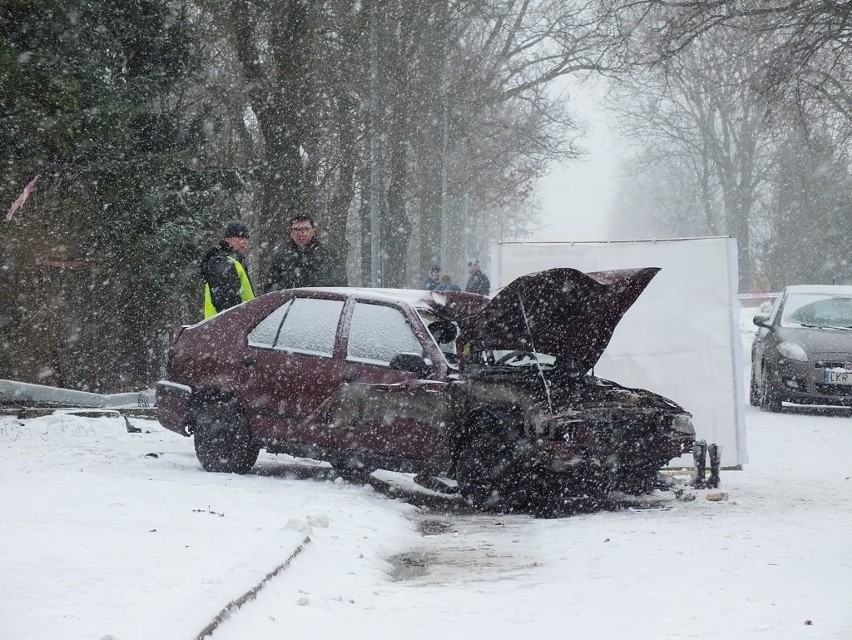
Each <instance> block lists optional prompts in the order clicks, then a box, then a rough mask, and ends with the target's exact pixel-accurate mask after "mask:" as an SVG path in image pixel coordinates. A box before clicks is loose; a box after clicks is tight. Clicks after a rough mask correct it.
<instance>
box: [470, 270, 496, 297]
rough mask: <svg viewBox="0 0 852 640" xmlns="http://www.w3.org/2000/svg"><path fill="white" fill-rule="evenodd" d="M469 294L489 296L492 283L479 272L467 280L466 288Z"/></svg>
mask: <svg viewBox="0 0 852 640" xmlns="http://www.w3.org/2000/svg"><path fill="white" fill-rule="evenodd" d="M464 290H465V291H467V292H468V293H479V294H481V295H483V296H487V295H488V292H489V291H491V281H490V280H489V279H488V276H486V275H485V274H484V273H482V272H481V271H477V272H476V273H474V274H473V275H472V276H470V278H468V280H467V286H466V287H465V288H464Z"/></svg>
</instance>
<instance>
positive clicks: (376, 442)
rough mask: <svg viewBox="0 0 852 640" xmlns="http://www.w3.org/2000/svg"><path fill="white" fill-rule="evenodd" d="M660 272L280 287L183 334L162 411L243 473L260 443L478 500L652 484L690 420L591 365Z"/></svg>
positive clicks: (222, 463)
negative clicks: (412, 478) (449, 486)
mask: <svg viewBox="0 0 852 640" xmlns="http://www.w3.org/2000/svg"><path fill="white" fill-rule="evenodd" d="M658 271H659V269H657V268H642V269H624V270H617V271H605V272H594V273H588V274H586V273H582V272H580V271H577V270H574V269H568V268H557V269H550V270H547V271H542V272H538V273H534V274H530V275H525V276H522V277H520V278H518V279H516V280H515V281H513V282H511V283H510V284H509V285H507V286H506V287H505V288H503V289H502V290H501V291H500V292H499V293H497V295H495V296H494V297H493V298H492V299H489V298H487V297H485V296H480V295H477V294H469V293H464V292H431V291H416V290H392V289H359V288H310V289H293V290H284V291H275V292H271V293H268V294H266V295H263V296H260V297H258V298H256V299H255V300H253V301H250V302H247V303H244V304H241V305H239V306H237V307H234V308H232V309H229V310H228V311H226V312H224V313H221V314H219V315H217V316H214V317H213V318H210V319H208V320H205V321H202V322H200V323H198V324H196V325H193V326H187V327H184V328H183V329H182V330H181V331H180V333H179V334H178V336H177V338H176V340H175V343H174V345H173V346H172V348H171V350H170V354H169V358H168V364H167V373H166V379H164V380H161V381H160V382H159V383H158V384H157V410H158V417H159V419H160V422H161V423H162V425H163V426H164V427H166V428H168V429H171V430H172V431H175V432H177V433H180V434H182V435H184V436H194V443H195V450H196V453H197V455H198V459H199V461H200V462H201V465H202V466H203V467H204V469H206V470H208V471H220V472H234V473H246V472H248V471H249V470H250V469H251V467H252V466H253V465H254V463H255V462H256V460H257V457H258V454H259V451H260V449H262V448H263V449H266V450H267V451H268V452H270V453H288V454H291V455H295V456H300V457H307V458H314V459H318V460H324V461H327V462H329V463H330V464H331V465H332V466H333V467H334V468H335V469H337V470H339V471H340V472H341V473H342V474H347V473H349V474H351V473H353V472H355V471H361V472H365V473H367V472H371V471H373V470H376V469H386V470H390V471H399V472H408V473H411V472H418V477H419V478H422V477H433V478H437V477H440V478H448V479H450V483H452V481H453V480H454V481H455V482H456V484H457V487H458V491H459V492H460V493H461V495H462V497H463V498H464V499H465V500H466V501H467V502H468V503H469V504H471V505H473V506H475V507H477V508H479V509H482V510H487V511H502V512H511V511H521V512H529V513H533V514H553V513H559V512H562V511H565V510H566V509H570V508H571V506H572V505H583V506H584V508H588V507H589V506H592V507H594V506H596V505H597V506H600V505H602V504H604V502H605V500H606V498H607V496H608V495H609V494H610V493H612V492H621V493H627V494H634V495H639V494H643V493H647V492H649V491H651V490H653V488H654V487H655V483H656V482H657V481H658V472H659V471H660V469H661V468H663V467H665V466H666V465H667V464H668V463H669V462H670V461H671V460H672V459H674V458H676V457H678V456H680V455H681V454H684V453H690V452H692V451H693V447H694V445H696V441H695V429H694V427H693V424H692V418H691V415H690V414H689V413H688V412H687V411H686V410H685V409H684V408H682V407H681V406H679V405H678V404H677V403H675V402H674V401H672V400H670V399H668V398H665V397H663V396H661V395H658V394H656V393H652V392H650V391H647V390H643V389H631V388H626V387H624V386H622V385H619V384H617V383H616V382H613V381H610V380H605V379H603V378H599V377H597V376H595V375H594V373H593V367H594V366H595V364H596V363H597V361H598V359H599V358H600V356H601V354H602V353H603V351H604V349H605V348H606V346H607V344H608V343H609V341H610V339H611V337H612V334H613V331H614V330H615V328H616V325H617V324H618V323H619V321H620V320H621V318H622V317H623V315H624V314H625V312H626V311H627V310H628V309H629V308H630V307H631V305H632V304H633V303H634V302H635V301H636V299H637V298H638V297H639V295H640V294H641V293H642V291H643V290H644V289H645V287H646V286H647V285H648V283H649V282H650V281H651V279H652V278H653V277H654V276H655V275H656V273H657V272H658ZM711 453H713V454H715V451H711ZM711 462H712V459H711ZM703 473H704V472H703V470H702V475H701V478H700V479H698V481H699V482H698V484H700V483H701V481H703V479H704V476H703ZM696 477H697V474H696ZM711 477H712V475H711ZM715 478H716V482H717V483H718V456H716V475H715Z"/></svg>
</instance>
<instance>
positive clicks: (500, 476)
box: [456, 414, 561, 516]
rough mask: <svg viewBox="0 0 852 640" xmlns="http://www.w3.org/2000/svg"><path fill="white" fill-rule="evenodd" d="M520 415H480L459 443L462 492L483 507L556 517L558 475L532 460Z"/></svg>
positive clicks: (507, 511) (466, 498)
mask: <svg viewBox="0 0 852 640" xmlns="http://www.w3.org/2000/svg"><path fill="white" fill-rule="evenodd" d="M518 419H519V418H517V417H513V416H512V415H510V414H504V415H499V416H496V415H493V414H492V415H488V416H481V417H479V418H478V419H477V421H476V423H475V424H474V426H473V427H472V428H471V429H470V430H469V432H468V436H467V437H466V438H465V439H464V440H463V441H462V443H461V445H460V447H459V454H458V457H457V461H456V480H457V482H458V487H459V493H461V495H462V497H463V498H464V499H465V501H466V502H467V503H468V504H470V505H471V506H473V507H476V508H477V509H479V510H481V511H492V512H500V513H513V512H519V513H531V514H533V515H538V516H551V515H554V509H555V508H556V505H558V504H560V502H561V501H560V499H559V498H560V497H561V489H560V486H561V485H560V483H559V479H558V478H557V477H556V474H554V473H552V472H550V471H549V470H547V469H546V468H544V466H543V465H540V464H537V463H536V462H535V461H534V454H533V449H532V444H531V443H530V442H529V440H528V439H527V438H526V437H524V436H522V435H520V433H519V431H520V430H519V428H518V426H519V425H518Z"/></svg>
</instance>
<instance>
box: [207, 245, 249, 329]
mask: <svg viewBox="0 0 852 640" xmlns="http://www.w3.org/2000/svg"><path fill="white" fill-rule="evenodd" d="M228 260H230V261H231V262H233V263H234V268H235V269H236V270H237V276H238V277H239V279H240V298H242V301H243V302H248V301H249V300H254V290H253V289H252V288H251V282H250V281H249V278H248V274H247V273H246V270H245V268H244V267H243V265H242V264H240V261H239V260H237V259H236V258H234V257H233V256H228ZM217 313H219V311H218V309H216V307H214V306H213V298H212V296H211V295H210V285H209V284H208V283H206V282H205V283H204V318H205V319H207V318H212V317H213V316H215V315H216V314H217Z"/></svg>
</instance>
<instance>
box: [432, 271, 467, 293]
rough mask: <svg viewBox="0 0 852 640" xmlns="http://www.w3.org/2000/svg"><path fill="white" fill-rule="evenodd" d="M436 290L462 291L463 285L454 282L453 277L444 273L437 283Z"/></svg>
mask: <svg viewBox="0 0 852 640" xmlns="http://www.w3.org/2000/svg"><path fill="white" fill-rule="evenodd" d="M434 290H435V291H461V287H460V286H459V285H457V284H456V283H455V282H453V279H452V278H451V277H450V276H449V274H446V273H445V274H444V275H442V276H441V281H440V282H438V284H437V285H435V289H434Z"/></svg>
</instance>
